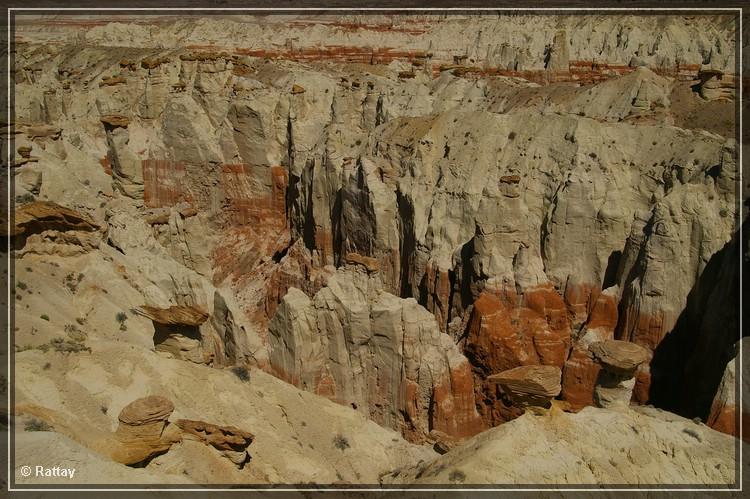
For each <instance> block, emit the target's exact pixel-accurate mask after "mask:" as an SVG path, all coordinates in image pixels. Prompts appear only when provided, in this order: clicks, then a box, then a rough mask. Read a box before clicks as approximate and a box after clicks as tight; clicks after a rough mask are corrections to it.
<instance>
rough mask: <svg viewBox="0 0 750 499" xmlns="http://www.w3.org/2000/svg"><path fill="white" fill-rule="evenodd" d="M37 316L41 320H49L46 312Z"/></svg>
mask: <svg viewBox="0 0 750 499" xmlns="http://www.w3.org/2000/svg"><path fill="white" fill-rule="evenodd" d="M39 318H40V319H42V320H43V321H49V315H47V314H42V315H40V316H39Z"/></svg>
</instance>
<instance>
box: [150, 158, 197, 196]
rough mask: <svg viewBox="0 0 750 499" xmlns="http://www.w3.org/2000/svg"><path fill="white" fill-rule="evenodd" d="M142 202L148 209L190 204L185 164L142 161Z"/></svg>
mask: <svg viewBox="0 0 750 499" xmlns="http://www.w3.org/2000/svg"><path fill="white" fill-rule="evenodd" d="M142 166H143V201H144V203H145V204H146V206H147V207H149V208H161V207H165V206H174V205H175V204H177V203H179V202H183V201H186V202H189V203H192V201H193V198H192V195H191V194H190V193H189V192H187V187H186V184H185V164H184V163H181V162H175V161H170V160H164V159H144V160H143V161H142Z"/></svg>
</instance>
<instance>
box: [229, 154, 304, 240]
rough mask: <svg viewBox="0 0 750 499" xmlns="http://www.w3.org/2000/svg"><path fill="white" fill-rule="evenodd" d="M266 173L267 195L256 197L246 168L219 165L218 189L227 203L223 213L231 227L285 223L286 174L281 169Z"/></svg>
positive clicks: (280, 225)
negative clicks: (268, 183) (226, 213)
mask: <svg viewBox="0 0 750 499" xmlns="http://www.w3.org/2000/svg"><path fill="white" fill-rule="evenodd" d="M269 170H270V176H271V193H270V194H260V195H259V194H258V193H257V190H258V189H257V187H256V186H255V185H254V178H253V172H252V171H251V166H250V165H246V164H231V165H222V167H221V187H222V190H223V191H224V195H225V198H226V200H227V207H226V211H227V212H228V214H229V218H230V219H231V221H232V223H233V224H234V225H246V224H254V225H258V224H260V225H263V226H271V227H283V226H284V225H285V224H286V200H285V197H286V186H287V184H288V182H289V179H288V176H287V172H286V169H285V168H284V167H283V166H272V167H271V168H270V169H269Z"/></svg>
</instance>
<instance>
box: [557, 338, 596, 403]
mask: <svg viewBox="0 0 750 499" xmlns="http://www.w3.org/2000/svg"><path fill="white" fill-rule="evenodd" d="M599 371H601V366H600V365H599V363H597V362H596V361H595V360H594V358H593V356H592V355H591V353H590V352H589V351H588V348H586V347H582V346H575V347H573V350H572V352H571V354H570V357H569V358H568V360H566V361H565V366H564V367H563V377H562V392H561V396H562V399H563V400H565V401H566V402H568V404H569V408H570V410H572V411H580V410H581V409H583V408H584V407H586V406H589V405H594V388H595V387H596V380H597V378H598V377H599Z"/></svg>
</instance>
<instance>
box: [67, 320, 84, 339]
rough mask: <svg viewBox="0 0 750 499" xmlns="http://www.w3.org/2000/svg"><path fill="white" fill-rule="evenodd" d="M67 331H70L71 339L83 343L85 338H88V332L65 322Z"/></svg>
mask: <svg viewBox="0 0 750 499" xmlns="http://www.w3.org/2000/svg"><path fill="white" fill-rule="evenodd" d="M65 332H66V333H68V336H69V337H70V339H71V340H73V341H77V342H78V343H82V342H83V341H84V340H86V336H87V335H86V333H84V332H83V331H81V330H80V329H78V327H76V326H75V325H73V324H65Z"/></svg>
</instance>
